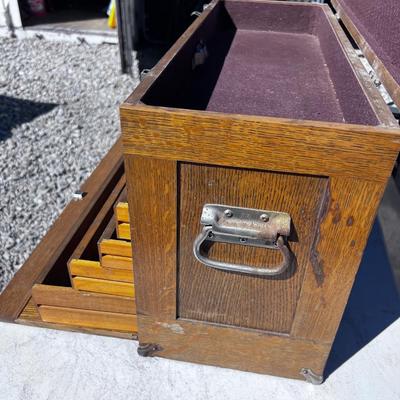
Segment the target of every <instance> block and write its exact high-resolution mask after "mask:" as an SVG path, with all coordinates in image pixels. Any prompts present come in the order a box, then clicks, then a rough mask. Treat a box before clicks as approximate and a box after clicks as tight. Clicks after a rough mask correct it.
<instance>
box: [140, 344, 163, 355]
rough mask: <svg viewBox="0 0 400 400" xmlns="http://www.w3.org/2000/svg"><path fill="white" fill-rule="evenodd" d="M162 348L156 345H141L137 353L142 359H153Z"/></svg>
mask: <svg viewBox="0 0 400 400" xmlns="http://www.w3.org/2000/svg"><path fill="white" fill-rule="evenodd" d="M160 350H161V347H160V346H159V345H158V344H154V343H143V344H139V347H138V349H137V352H138V354H139V356H142V357H152V356H153V354H154V353H155V352H156V351H160Z"/></svg>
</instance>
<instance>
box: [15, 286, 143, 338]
mask: <svg viewBox="0 0 400 400" xmlns="http://www.w3.org/2000/svg"><path fill="white" fill-rule="evenodd" d="M45 286H47V285H45ZM71 290H72V289H71ZM92 294H94V293H92ZM113 297H115V296H113ZM15 322H16V323H17V324H24V325H30V326H35V327H40V328H47V329H57V330H63V331H69V332H84V333H89V334H92V335H101V336H111V337H118V338H121V339H135V340H136V339H137V335H136V333H130V332H118V331H110V330H105V329H96V328H86V327H83V326H74V325H65V324H58V323H55V322H45V321H42V318H41V317H40V314H39V311H38V309H37V307H36V304H35V303H34V301H33V300H32V299H30V300H29V301H28V303H27V304H26V306H25V307H24V309H23V310H22V312H21V314H20V315H19V317H18V319H16V320H15Z"/></svg>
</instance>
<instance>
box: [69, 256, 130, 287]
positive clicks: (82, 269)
mask: <svg viewBox="0 0 400 400" xmlns="http://www.w3.org/2000/svg"><path fill="white" fill-rule="evenodd" d="M69 270H70V273H71V276H73V277H74V276H85V277H87V278H97V279H105V280H110V281H120V282H130V283H133V271H132V269H130V270H129V269H120V268H105V267H104V266H103V265H102V264H100V262H99V261H89V260H76V259H72V260H70V262H69Z"/></svg>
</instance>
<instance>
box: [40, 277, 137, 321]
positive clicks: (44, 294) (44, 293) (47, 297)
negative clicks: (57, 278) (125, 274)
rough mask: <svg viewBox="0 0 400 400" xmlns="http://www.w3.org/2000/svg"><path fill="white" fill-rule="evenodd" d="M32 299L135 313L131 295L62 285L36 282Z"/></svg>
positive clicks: (94, 309) (91, 308)
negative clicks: (115, 294) (117, 294)
mask: <svg viewBox="0 0 400 400" xmlns="http://www.w3.org/2000/svg"><path fill="white" fill-rule="evenodd" d="M32 299H33V301H34V302H35V303H36V304H37V305H46V306H54V307H68V308H79V309H83V310H93V311H106V312H116V313H122V314H136V304H135V299H133V298H131V297H122V296H112V295H107V294H98V293H85V292H80V291H78V290H75V289H73V288H68V287H62V286H51V285H42V284H37V285H35V286H34V287H33V288H32Z"/></svg>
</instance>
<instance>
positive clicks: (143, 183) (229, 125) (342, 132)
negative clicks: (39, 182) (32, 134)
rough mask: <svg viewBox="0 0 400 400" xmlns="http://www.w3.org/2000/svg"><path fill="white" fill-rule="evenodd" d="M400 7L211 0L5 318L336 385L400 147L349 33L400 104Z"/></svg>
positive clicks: (139, 92) (46, 244) (29, 272)
mask: <svg viewBox="0 0 400 400" xmlns="http://www.w3.org/2000/svg"><path fill="white" fill-rule="evenodd" d="M396 3H397V1H396V0H385V1H380V2H377V1H374V0H368V1H361V0H340V1H339V0H333V1H332V4H333V6H334V8H335V10H336V11H337V14H336V15H335V14H334V12H332V10H331V9H330V8H328V6H326V5H325V6H321V5H316V4H302V3H297V2H296V3H294V2H274V1H236V0H229V1H228V0H227V1H212V2H211V3H210V5H209V6H208V7H207V9H206V10H205V11H204V12H203V13H202V14H201V15H200V17H199V18H198V19H197V20H196V21H195V22H194V23H193V24H192V26H191V27H190V28H189V29H188V30H187V31H186V32H185V33H184V34H183V35H182V37H181V38H180V39H179V40H178V41H177V43H176V44H175V45H174V46H173V47H172V48H171V49H170V51H169V52H168V53H167V54H166V55H165V56H164V58H163V59H162V60H161V61H160V62H159V64H158V65H157V66H156V67H155V68H153V69H152V70H151V71H150V72H149V73H148V74H147V75H146V76H145V78H144V80H143V82H142V83H141V84H140V85H139V87H138V88H137V89H136V90H135V92H134V93H133V94H132V95H131V96H130V97H129V99H128V100H127V101H126V102H125V103H124V104H123V105H122V106H121V128H122V136H123V148H122V147H121V140H119V141H118V142H117V143H116V145H115V146H114V147H113V148H112V149H111V150H110V151H109V153H108V154H107V155H106V157H105V158H104V159H103V160H102V162H101V163H100V164H99V166H98V167H97V169H96V170H95V171H94V172H93V174H92V175H91V176H90V177H89V178H88V180H87V181H86V182H85V184H84V185H83V186H82V188H81V189H80V192H79V193H78V194H77V196H76V200H75V201H72V202H71V203H70V204H69V205H68V206H67V207H66V209H65V210H64V212H63V213H62V214H61V216H60V217H59V218H58V219H57V220H56V222H55V224H54V225H53V227H52V228H51V230H50V231H49V232H48V234H47V235H46V236H45V237H44V239H43V240H42V242H41V243H40V244H39V246H38V247H37V248H36V250H35V251H34V252H33V253H32V255H31V256H30V258H29V259H28V260H27V262H26V263H25V264H24V266H23V267H22V268H21V269H20V270H19V271H18V272H17V273H16V275H15V277H14V278H13V279H12V281H11V282H10V284H9V285H8V286H7V288H6V289H5V290H4V292H3V293H2V294H1V295H0V320H2V321H10V322H16V323H24V324H31V325H35V326H44V327H51V328H57V329H69V330H76V331H84V332H89V333H95V334H102V335H111V336H117V337H123V338H129V339H135V338H137V335H138V336H139V344H140V345H139V349H138V351H139V354H141V355H144V356H150V355H154V356H161V357H167V358H172V359H178V360H184V361H191V362H197V363H204V364H211V365H217V366H222V367H228V368H235V369H239V370H245V371H253V372H258V373H266V374H273V375H279V376H284V377H290V378H297V379H305V380H307V381H310V382H312V383H321V382H322V380H323V372H324V366H325V363H326V359H327V357H328V355H329V352H330V349H331V346H332V342H333V339H334V337H335V334H336V331H337V328H338V325H339V323H340V320H341V317H342V313H343V310H344V307H345V305H346V302H347V299H348V295H349V292H350V290H351V287H352V284H353V281H354V278H355V275H356V272H357V269H358V266H359V263H360V260H361V257H362V254H363V251H364V248H365V244H366V241H367V238H368V235H369V232H370V229H371V225H372V222H373V220H374V218H375V215H376V211H377V207H378V205H379V202H380V199H381V197H382V194H383V191H384V189H385V186H386V182H387V179H388V177H389V176H390V173H391V170H392V167H393V164H394V161H395V159H396V157H397V154H398V151H399V148H400V130H399V127H398V123H397V122H396V121H395V119H394V118H393V116H392V114H391V113H390V111H389V108H388V107H387V106H386V104H385V102H384V101H383V99H382V97H381V96H380V95H379V93H378V91H377V90H376V87H375V86H374V84H373V83H372V82H371V80H370V79H369V76H368V74H367V73H366V72H365V70H364V69H363V67H362V65H361V64H360V61H359V58H358V56H357V55H356V52H355V49H354V47H353V46H352V45H351V44H350V42H349V40H348V39H347V36H346V34H345V32H344V30H343V29H344V28H346V29H347V30H348V32H349V33H350V34H351V35H352V37H353V39H354V41H355V42H356V43H357V45H358V47H359V48H360V49H361V50H362V51H363V52H364V56H365V57H366V58H367V59H368V61H369V62H370V64H371V65H372V66H373V67H374V68H375V72H376V74H377V75H378V76H379V78H380V79H381V80H382V82H383V83H384V84H385V87H386V89H387V90H388V91H389V93H390V95H391V97H392V98H393V100H394V101H395V102H397V104H398V105H399V104H400V96H399V93H400V91H399V82H400V61H399V60H400V57H399V53H398V46H397V44H398V43H399V41H400V31H399V30H398V29H396V26H397V25H396V24H397V23H398V20H399V12H400V10H399V7H398V6H397V4H396ZM338 16H339V17H340V19H341V21H342V23H343V24H344V25H345V26H341V25H340V23H339V22H338V20H337V17H338ZM389 33H390V34H389ZM122 155H124V160H123V157H122Z"/></svg>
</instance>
